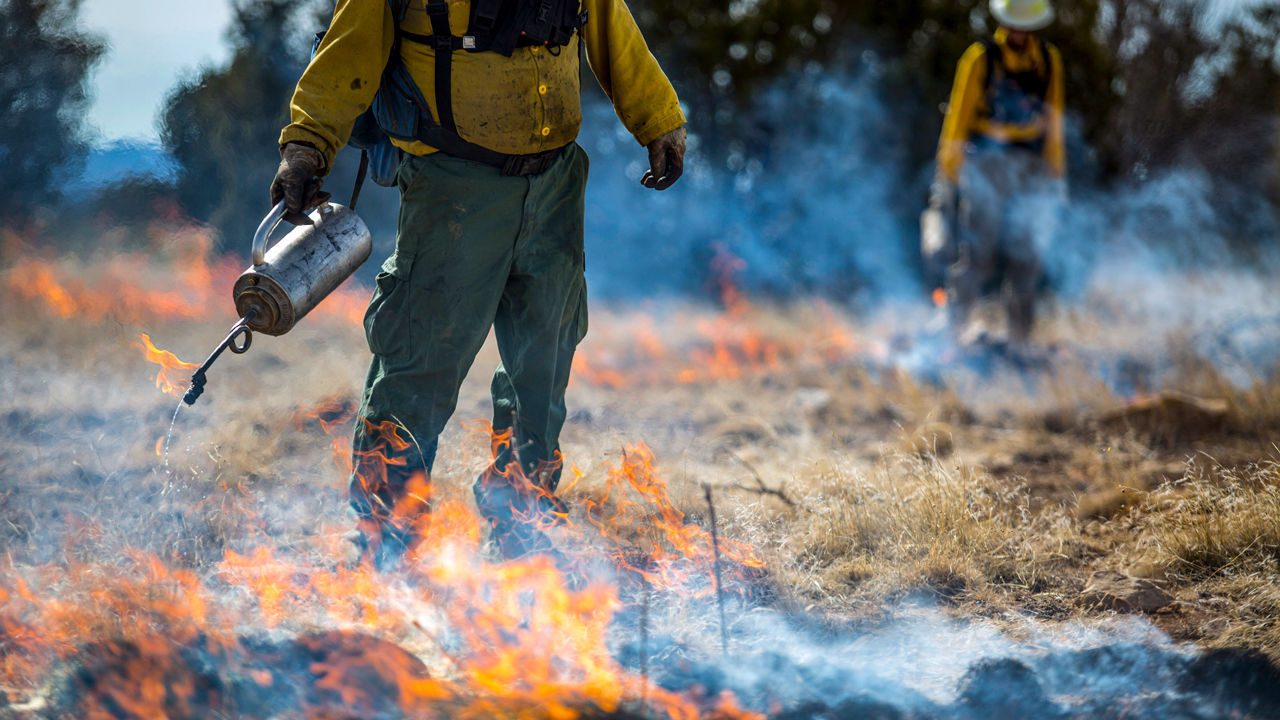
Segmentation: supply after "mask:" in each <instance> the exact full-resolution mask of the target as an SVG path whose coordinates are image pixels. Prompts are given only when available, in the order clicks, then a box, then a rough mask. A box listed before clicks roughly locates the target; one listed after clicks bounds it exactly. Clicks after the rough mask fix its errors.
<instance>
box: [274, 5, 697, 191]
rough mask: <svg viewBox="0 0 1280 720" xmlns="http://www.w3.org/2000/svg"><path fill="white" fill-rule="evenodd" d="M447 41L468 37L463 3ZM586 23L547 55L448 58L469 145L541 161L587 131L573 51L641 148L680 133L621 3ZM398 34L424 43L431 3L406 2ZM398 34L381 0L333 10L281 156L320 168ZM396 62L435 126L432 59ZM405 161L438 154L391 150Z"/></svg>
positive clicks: (590, 10) (420, 50) (417, 54)
mask: <svg viewBox="0 0 1280 720" xmlns="http://www.w3.org/2000/svg"><path fill="white" fill-rule="evenodd" d="M448 4H449V25H450V30H451V32H452V34H453V35H455V36H459V35H462V34H464V33H465V32H466V29H467V21H468V18H469V17H470V11H471V5H470V0H448ZM581 7H582V9H584V10H586V11H587V24H586V26H585V27H584V28H583V30H582V32H581V34H580V35H575V36H574V38H573V40H571V41H570V44H569V45H567V46H565V47H562V48H560V52H559V53H558V54H553V53H552V52H550V51H549V50H548V49H546V48H543V47H537V46H533V47H518V48H516V49H515V52H514V53H513V54H512V56H511V57H509V58H508V57H504V56H502V55H500V54H498V53H495V52H478V53H472V52H467V51H465V50H458V51H454V53H453V57H452V65H453V67H452V76H451V77H452V86H453V90H452V100H453V115H454V119H455V122H456V124H457V128H458V134H459V135H461V136H462V138H463V139H464V140H468V141H470V142H473V143H476V144H478V145H482V146H484V147H487V148H489V149H491V150H495V151H497V152H501V153H508V154H527V153H536V152H541V151H544V150H551V149H554V148H557V147H561V146H563V145H566V144H568V143H569V142H572V141H573V140H574V139H575V138H577V136H578V129H579V127H580V126H581V125H582V107H581V98H580V87H579V82H578V78H579V74H578V43H579V42H582V41H585V42H586V49H587V61H588V63H589V64H590V66H591V70H592V72H594V74H595V76H596V79H597V80H598V81H599V82H600V86H601V87H602V88H604V92H605V94H606V95H607V96H608V97H609V99H610V100H611V101H612V102H613V106H614V110H615V111H616V112H617V114H618V117H619V119H621V120H622V123H623V125H624V126H626V128H627V130H629V131H630V132H631V134H632V135H633V136H635V138H636V141H637V142H639V143H640V144H641V145H647V144H649V142H651V141H652V140H654V139H655V138H657V137H659V136H661V135H663V134H665V133H668V132H670V131H672V130H675V129H676V128H678V127H680V126H681V125H683V124H684V123H685V117H684V113H683V112H681V110H680V102H679V99H678V98H677V97H676V92H675V89H674V88H673V87H672V86H671V82H670V81H669V80H668V79H667V76H666V75H665V74H664V73H663V72H662V68H660V67H659V66H658V61H657V60H656V59H655V58H654V57H653V54H652V53H651V52H649V47H648V45H647V44H646V43H645V41H644V37H643V36H642V35H641V34H640V29H639V27H637V26H636V22H635V19H634V18H633V17H632V16H631V11H630V10H628V9H627V6H626V4H625V2H624V0H582V3H581ZM401 27H402V29H404V30H405V31H408V32H411V33H417V34H421V35H429V34H430V33H431V21H430V20H429V19H428V17H427V13H426V0H410V2H409V8H408V11H407V12H406V14H405V17H404V20H403V21H402V22H401ZM394 39H395V25H394V19H393V17H392V13H391V9H390V7H389V5H388V4H387V0H338V4H337V7H336V9H335V10H334V14H333V21H332V22H331V23H330V25H329V30H328V32H326V33H325V36H324V40H323V41H322V42H321V43H320V47H319V48H318V49H317V51H316V55H315V57H314V58H313V59H312V60H311V63H310V64H309V65H308V66H307V69H306V72H304V73H303V75H302V78H301V79H300V80H299V81H298V87H297V89H296V90H295V91H294V94H293V100H292V103H291V105H290V114H291V122H290V123H289V125H287V126H286V127H285V128H284V130H283V131H282V132H281V133H280V143H281V144H282V145H283V144H284V143H287V142H292V141H305V142H309V143H311V144H312V145H315V146H316V147H317V148H319V150H320V151H321V152H322V153H324V155H325V159H326V161H327V162H326V168H327V167H331V166H332V165H333V157H334V155H335V154H336V153H337V151H338V149H339V148H341V147H342V146H343V145H344V144H346V142H347V138H348V136H350V134H351V128H352V125H353V124H354V123H355V120H356V118H357V117H358V116H359V115H360V113H362V112H364V110H365V109H366V108H368V107H369V104H370V103H371V102H372V101H373V96H374V94H375V93H376V91H377V89H378V83H379V81H380V79H381V77H382V69H383V67H384V66H385V65H386V62H387V59H388V57H390V55H391V48H392V45H393V41H394ZM400 57H401V59H402V61H403V62H404V64H405V67H406V68H407V69H408V71H409V73H410V75H411V76H412V77H413V79H414V81H415V82H416V83H417V84H418V87H419V89H420V90H421V91H422V94H423V96H424V97H425V98H426V99H427V103H428V105H430V107H431V110H432V114H433V117H434V116H435V112H436V111H435V107H436V105H435V102H436V98H435V75H434V72H435V50H434V49H433V48H431V47H430V46H427V45H423V44H420V43H415V42H410V41H405V42H402V43H400ZM393 142H394V143H395V144H396V145H397V146H399V147H400V148H402V149H403V150H405V151H406V152H409V153H412V154H415V155H425V154H428V153H431V152H435V148H432V147H430V146H428V145H426V144H424V143H421V142H402V141H398V140H395V141H393Z"/></svg>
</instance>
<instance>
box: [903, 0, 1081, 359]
mask: <svg viewBox="0 0 1280 720" xmlns="http://www.w3.org/2000/svg"><path fill="white" fill-rule="evenodd" d="M991 14H992V15H993V16H994V17H995V19H996V21H997V22H999V24H1000V27H999V28H998V29H997V30H996V32H995V34H994V35H993V36H992V37H989V38H984V39H982V40H980V41H978V42H975V43H974V44H973V45H971V46H970V47H969V49H968V50H966V51H965V53H964V55H963V56H962V57H961V58H960V62H959V64H958V66H957V67H956V77H955V84H954V85H953V87H952V90H951V100H950V102H949V104H948V105H947V115H946V119H945V121H944V122H943V126H942V136H941V138H940V139H939V141H938V159H937V164H938V170H937V177H936V179H935V181H934V184H933V188H932V191H931V193H930V199H929V208H928V209H927V210H926V211H925V213H924V215H923V216H922V217H921V244H922V249H923V251H924V254H925V259H926V262H927V263H929V264H931V265H932V266H933V267H934V268H935V272H937V274H939V275H942V276H944V277H945V280H944V282H945V284H946V301H947V308H948V313H949V320H950V324H951V328H952V330H953V332H955V333H956V334H957V335H961V336H963V334H964V331H965V329H966V327H967V326H968V325H969V321H970V318H969V315H970V313H971V311H972V310H973V307H974V305H975V304H976V303H977V301H978V300H979V299H980V298H981V297H982V296H983V295H984V294H988V293H994V292H1001V293H1003V298H1004V305H1005V309H1006V311H1007V314H1008V327H1009V341H1010V342H1011V343H1012V344H1014V345H1017V346H1022V345H1025V344H1026V343H1027V341H1028V339H1029V337H1030V335H1031V329H1032V325H1033V322H1034V317H1035V308H1034V305H1035V297H1036V290H1037V287H1038V286H1039V284H1040V276H1041V268H1040V250H1041V249H1042V248H1043V243H1044V242H1045V238H1046V237H1047V236H1048V234H1049V232H1050V231H1051V229H1052V225H1053V223H1054V221H1055V218H1056V217H1057V212H1058V208H1059V207H1060V206H1061V202H1062V200H1063V199H1064V197H1065V194H1066V186H1065V180H1064V176H1065V174H1066V154H1065V151H1064V147H1063V131H1062V112H1063V105H1064V99H1065V97H1064V96H1065V94H1064V91H1063V70H1062V55H1061V54H1060V53H1059V52H1058V49H1057V48H1056V47H1054V46H1053V45H1052V44H1050V43H1048V42H1046V41H1044V40H1043V39H1041V38H1039V37H1038V36H1037V35H1036V34H1035V33H1036V32H1037V31H1039V30H1042V29H1043V28H1045V27H1047V26H1048V25H1049V24H1050V23H1051V22H1052V21H1053V18H1054V13H1053V7H1052V6H1051V5H1050V4H1049V1H1048V0H991ZM1038 244H1040V247H1037V245H1038Z"/></svg>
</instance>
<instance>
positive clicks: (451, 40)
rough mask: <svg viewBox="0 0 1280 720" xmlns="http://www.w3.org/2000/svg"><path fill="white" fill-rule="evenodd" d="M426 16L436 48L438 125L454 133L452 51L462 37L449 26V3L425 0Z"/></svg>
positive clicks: (458, 46)
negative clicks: (456, 35) (428, 19)
mask: <svg viewBox="0 0 1280 720" xmlns="http://www.w3.org/2000/svg"><path fill="white" fill-rule="evenodd" d="M427 17H429V18H431V46H432V47H434V48H435V50H436V61H435V65H436V112H437V113H438V114H439V120H440V126H441V127H443V128H444V129H445V130H448V131H449V132H451V133H456V132H458V126H457V125H456V124H455V123H454V121H453V79H452V73H453V51H454V50H455V49H456V48H461V47H462V39H461V38H455V37H454V36H453V31H452V30H450V28H449V5H448V3H446V2H445V0H427ZM405 37H408V35H407V34H406V35H405Z"/></svg>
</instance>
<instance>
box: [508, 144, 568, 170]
mask: <svg viewBox="0 0 1280 720" xmlns="http://www.w3.org/2000/svg"><path fill="white" fill-rule="evenodd" d="M566 147H568V145H562V146H561V147H558V148H556V149H554V150H545V151H543V152H540V153H530V154H528V155H507V156H506V160H505V161H503V163H502V174H503V175H506V176H509V177H511V176H523V175H541V174H542V173H544V172H546V170H547V168H549V167H551V163H552V162H554V161H555V159H556V158H557V157H560V153H561V152H564V149H565V148H566Z"/></svg>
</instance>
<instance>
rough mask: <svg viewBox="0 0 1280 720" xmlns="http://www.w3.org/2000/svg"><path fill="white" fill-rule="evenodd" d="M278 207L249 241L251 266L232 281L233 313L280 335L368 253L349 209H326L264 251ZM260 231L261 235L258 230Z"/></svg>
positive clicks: (360, 224)
mask: <svg viewBox="0 0 1280 720" xmlns="http://www.w3.org/2000/svg"><path fill="white" fill-rule="evenodd" d="M283 212H284V207H283V204H281V205H277V206H276V207H275V208H274V209H272V211H271V214H270V215H267V217H266V218H264V219H263V221H262V225H261V226H259V227H258V232H257V233H256V234H255V235H254V237H253V265H252V266H250V267H249V269H248V270H245V271H244V272H243V273H241V274H240V277H239V278H237V279H236V284H235V287H234V288H233V289H232V293H231V294H232V296H233V297H234V298H235V303H236V312H237V313H238V314H239V315H240V317H242V318H248V317H250V316H252V318H251V319H250V320H249V323H248V324H249V328H250V329H252V330H255V331H257V332H260V333H265V334H267V335H283V334H285V333H287V332H289V331H290V330H292V329H293V326H294V325H296V324H297V323H298V321H299V320H301V319H302V318H303V317H305V316H306V314H307V313H308V312H311V309H312V308H314V307H315V306H316V305H318V304H319V303H320V301H321V300H323V299H324V298H325V297H326V296H327V295H328V294H329V293H331V292H333V291H334V289H335V288H337V287H338V286H339V285H341V284H342V281H343V280H346V279H347V278H348V277H350V276H351V273H353V272H355V271H356V268H358V267H360V265H361V264H363V263H364V261H365V260H368V259H369V255H370V253H372V252H373V238H372V237H371V236H370V235H369V228H368V227H367V226H365V224H364V221H363V220H361V219H360V216H359V215H356V214H355V211H354V210H351V209H349V208H346V207H344V206H342V205H333V204H326V205H322V206H321V207H320V209H319V210H315V211H313V212H312V213H311V215H310V218H311V221H312V223H313V224H312V225H299V226H297V227H295V228H294V229H293V230H292V231H291V232H290V233H289V234H288V235H285V236H284V238H283V239H282V240H281V241H280V242H278V243H276V244H275V247H273V248H271V249H270V250H266V242H267V236H268V235H270V234H271V230H272V229H273V228H274V227H275V225H276V224H278V223H279V222H280V217H281V215H280V214H281V213H283ZM264 227H265V228H266V231H265V232H264V231H263V228H264Z"/></svg>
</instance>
